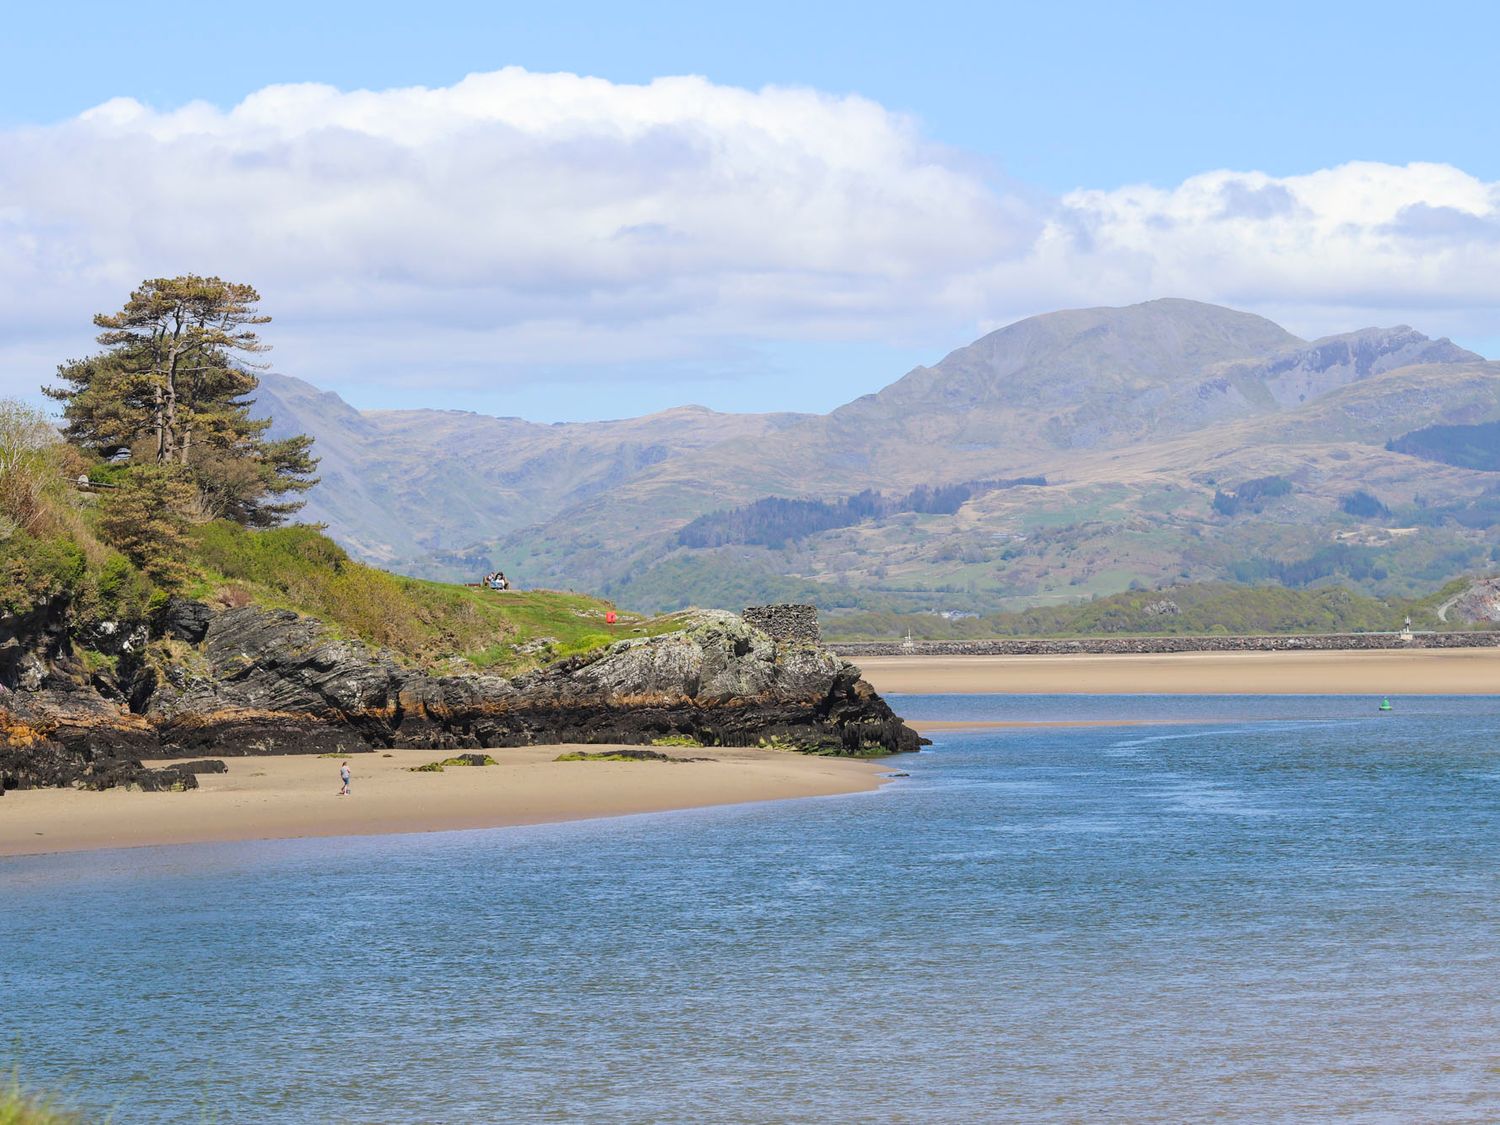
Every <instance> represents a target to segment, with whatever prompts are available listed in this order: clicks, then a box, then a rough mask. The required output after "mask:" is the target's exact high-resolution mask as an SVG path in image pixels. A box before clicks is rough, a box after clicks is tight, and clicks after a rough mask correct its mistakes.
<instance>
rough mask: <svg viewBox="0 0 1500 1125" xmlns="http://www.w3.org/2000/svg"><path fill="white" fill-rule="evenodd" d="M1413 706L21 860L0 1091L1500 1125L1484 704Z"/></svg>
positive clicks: (1164, 700) (1199, 715) (1272, 709)
mask: <svg viewBox="0 0 1500 1125" xmlns="http://www.w3.org/2000/svg"><path fill="white" fill-rule="evenodd" d="M1395 702H1396V704H1397V709H1396V711H1395V712H1394V713H1393V714H1389V715H1377V714H1375V713H1374V711H1373V702H1372V701H1370V700H1350V699H1347V698H1317V697H1296V698H1292V699H1286V698H1277V699H1270V698H1268V699H1249V698H1246V697H1225V698H1220V699H1214V698H1211V697H1209V698H1204V697H1191V698H1179V697H1162V696H1155V697H1152V696H1130V697H1114V698H1101V697H1091V698H1089V697H1083V698H1081V697H1077V696H1068V697H1041V696H1034V697H1016V696H1006V697H975V696H956V697H932V696H929V697H907V698H898V699H897V700H896V703H897V706H898V709H899V710H901V711H902V712H903V713H906V714H908V715H911V716H921V717H925V718H953V719H996V718H998V719H1058V718H1086V719H1099V718H1109V717H1118V718H1127V719H1143V718H1169V719H1189V720H1193V721H1194V722H1195V723H1197V724H1199V725H1186V726H1172V727H1164V728H1160V729H1152V728H1143V727H1138V726H1137V727H1119V728H1102V727H1090V728H1076V729H1065V728H1064V729H1031V730H996V731H973V732H963V733H959V734H953V735H943V736H940V737H939V738H938V741H937V745H935V746H934V747H933V748H932V750H931V751H930V752H928V753H924V754H922V755H920V756H918V757H913V758H905V759H900V760H898V761H897V762H896V765H897V766H898V767H899V768H901V769H905V770H908V771H909V772H910V774H911V777H910V778H909V779H905V780H901V781H898V782H895V783H894V784H892V785H890V786H888V787H887V788H886V789H884V790H882V791H881V792H879V793H874V794H868V795H861V796H855V797H841V798H829V799H822V800H810V801H799V802H784V803H777V804H771V805H758V806H743V807H739V808H730V809H717V810H705V811H701V812H688V813H673V814H665V815H656V816H646V817H633V818H625V819H618V820H610V821H593V822H586V823H575V824H569V825H553V826H546V827H540V828H526V829H509V830H497V831H488V832H464V833H444V834H436V835H428V836H401V837H382V838H364V839H346V840H316V841H280V842H267V843H252V844H232V845H212V846H193V847H180V848H155V849H139V850H135V851H129V852H112V853H94V854H91V855H62V856H48V857H36V858H29V859H14V860H0V1059H3V1055H4V1053H5V1052H6V1051H7V1049H8V1050H9V1053H10V1054H12V1055H13V1056H14V1059H15V1061H17V1062H18V1063H19V1064H20V1065H21V1067H22V1069H23V1071H24V1073H25V1075H26V1076H27V1077H28V1079H30V1080H31V1081H32V1082H34V1083H36V1084H38V1085H44V1086H50V1087H55V1088H58V1089H62V1090H65V1091H67V1092H69V1093H70V1094H72V1095H75V1096H76V1098H77V1099H78V1100H81V1101H83V1102H85V1103H86V1104H87V1105H88V1106H90V1107H93V1108H97V1109H101V1110H106V1111H112V1112H113V1115H114V1120H115V1121H117V1122H136V1121H152V1122H154V1121H200V1120H204V1119H205V1118H206V1119H210V1120H212V1119H217V1120H220V1121H259V1120H275V1121H297V1122H300V1121H308V1122H323V1121H351V1122H353V1121H360V1122H363V1121H381V1122H408V1121H451V1122H469V1121H500V1120H524V1121H590V1122H594V1121H597V1122H619V1121H632V1122H633V1121H640V1122H647V1121H673V1122H676V1121H681V1122H699V1121H734V1122H738V1121H746V1122H750V1121H754V1122H770V1121H808V1120H818V1121H893V1122H894V1121H924V1122H925V1121H944V1122H950V1121H952V1122H967V1121H1028V1122H1029V1121H1052V1120H1057V1121H1069V1120H1128V1121H1153V1120H1160V1121H1184V1120H1208V1119H1217V1120H1226V1119H1227V1120H1236V1121H1238V1120H1265V1121H1281V1120H1285V1121H1291V1120H1309V1119H1316V1120H1329V1119H1345V1120H1360V1121H1385V1120H1389V1121H1408V1120H1424V1121H1434V1120H1455V1121H1458V1120H1465V1121H1482V1120H1495V1119H1497V1118H1500V1034H1497V1032H1496V1025H1497V1017H1500V994H1497V993H1500V985H1497V981H1500V894H1497V892H1500V737H1497V735H1500V698H1472V697H1470V698H1451V699H1445V698H1424V699H1420V700H1414V699H1397V700H1396V701H1395ZM1262 720H1266V721H1262ZM0 815H4V812H3V807H0Z"/></svg>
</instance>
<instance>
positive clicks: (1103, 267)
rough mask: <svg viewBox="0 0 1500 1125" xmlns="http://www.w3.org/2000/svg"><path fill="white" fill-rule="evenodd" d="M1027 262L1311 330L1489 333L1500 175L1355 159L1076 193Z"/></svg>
mask: <svg viewBox="0 0 1500 1125" xmlns="http://www.w3.org/2000/svg"><path fill="white" fill-rule="evenodd" d="M1025 268H1026V269H1027V270H1032V271H1035V276H1036V277H1038V278H1043V277H1044V278H1047V279H1049V283H1050V284H1052V285H1053V286H1055V288H1056V290H1057V291H1060V292H1071V293H1072V294H1075V295H1077V296H1084V295H1086V294H1093V295H1095V296H1097V297H1098V298H1099V299H1104V300H1111V301H1118V300H1136V299H1139V296H1138V295H1141V294H1150V295H1167V294H1170V295H1179V296H1191V297H1199V298H1201V299H1203V300H1212V301H1220V302H1223V303H1225V304H1231V305H1236V306H1239V307H1243V308H1253V309H1255V310H1257V311H1262V312H1266V313H1268V314H1269V315H1273V316H1276V317H1277V318H1278V319H1281V320H1283V321H1284V322H1285V323H1286V324H1287V326H1288V327H1290V328H1292V329H1293V330H1296V331H1301V332H1303V333H1305V334H1315V333H1321V332H1336V331H1347V330H1348V329H1351V328H1355V327H1363V326H1365V325H1366V324H1373V323H1377V322H1378V323H1383V324H1389V323H1391V322H1392V319H1393V318H1395V319H1406V320H1408V321H1410V322H1412V323H1414V324H1416V325H1417V326H1418V327H1422V328H1424V329H1426V330H1428V331H1429V332H1432V331H1438V332H1457V333H1468V334H1477V335H1481V336H1493V335H1494V334H1495V333H1496V330H1497V329H1500V316H1497V315H1496V305H1497V303H1500V185H1497V184H1494V183H1486V182H1483V181H1481V180H1478V179H1476V178H1475V177H1473V176H1471V175H1469V174H1468V173H1466V172H1463V171H1461V170H1459V169H1457V168H1453V167H1451V166H1448V165H1443V164H1410V165H1406V166H1395V165H1389V164H1372V163H1352V164H1344V165H1341V166H1339V167H1336V168H1330V169H1324V170H1320V171H1316V172H1312V173H1310V174H1307V175H1300V176H1286V177H1281V178H1274V177H1271V176H1266V175H1262V174H1258V173H1235V172H1222V171H1220V172H1208V173H1204V174H1202V175H1198V176H1194V177H1192V178H1191V179H1189V180H1187V181H1185V182H1183V183H1182V184H1180V185H1178V186H1176V187H1174V188H1170V189H1160V188H1154V187H1145V186H1131V187H1125V188H1119V189H1117V190H1113V191H1077V192H1073V193H1071V194H1069V195H1067V196H1065V197H1064V198H1063V199H1062V200H1061V201H1060V206H1059V208H1058V210H1057V211H1056V212H1055V214H1054V216H1053V218H1052V220H1051V221H1050V222H1049V224H1048V226H1047V230H1046V232H1045V233H1044V234H1043V235H1042V237H1041V238H1040V239H1038V242H1037V245H1036V248H1035V252H1034V254H1033V255H1032V256H1031V257H1030V258H1029V259H1028V261H1027V263H1026V267H1025ZM997 275H998V276H999V277H1006V276H1007V275H1010V276H1011V277H1012V278H1013V276H1014V275H1013V274H1012V271H1011V270H1010V269H1009V268H1002V269H1001V270H999V271H996V274H994V275H992V276H997Z"/></svg>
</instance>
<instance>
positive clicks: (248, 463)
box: [42, 274, 317, 527]
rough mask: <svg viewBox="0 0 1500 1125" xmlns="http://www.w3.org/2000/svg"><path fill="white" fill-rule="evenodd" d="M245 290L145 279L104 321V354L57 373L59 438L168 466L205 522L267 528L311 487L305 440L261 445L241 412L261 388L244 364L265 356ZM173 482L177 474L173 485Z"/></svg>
mask: <svg viewBox="0 0 1500 1125" xmlns="http://www.w3.org/2000/svg"><path fill="white" fill-rule="evenodd" d="M259 301H260V295H259V294H258V293H257V292H256V291H255V290H254V289H253V288H251V287H250V286H248V285H242V284H238V283H235V282H228V281H223V280H221V279H219V278H217V277H198V276H196V275H192V274H189V275H186V276H183V277H174V278H156V279H154V280H149V281H145V282H142V283H141V285H140V287H139V288H137V289H136V290H135V292H133V293H132V294H131V295H130V299H129V300H128V301H126V303H125V306H124V308H122V309H121V310H120V311H119V312H117V313H108V314H105V313H101V314H99V315H98V316H96V317H95V318H94V323H95V324H96V325H97V326H98V327H100V328H102V329H103V330H104V331H102V332H101V333H100V335H99V342H100V343H101V344H103V345H104V346H105V351H103V352H102V353H100V354H99V355H95V356H92V357H90V358H88V359H83V360H77V361H73V362H71V363H66V364H63V365H62V366H61V367H59V368H58V378H59V379H60V380H61V382H62V386H58V387H44V388H42V389H43V391H44V392H45V393H47V394H48V395H50V396H51V397H52V398H55V399H57V400H59V401H61V402H62V403H63V404H64V405H63V416H64V418H65V419H66V422H67V425H66V427H65V429H64V431H63V433H64V436H65V437H66V438H67V439H68V440H69V441H71V442H73V443H74V444H75V445H78V446H81V447H83V448H85V449H89V450H92V451H93V452H95V453H97V454H99V455H100V456H101V457H106V458H115V457H119V456H121V455H123V454H128V455H129V457H130V460H131V461H132V463H133V464H135V465H160V466H166V465H176V466H181V467H182V469H183V470H184V474H185V475H184V476H183V477H182V478H181V479H185V480H188V481H190V482H191V483H192V484H193V485H194V486H195V487H196V489H197V491H198V505H199V507H200V508H201V509H202V511H203V512H204V513H205V514H207V515H209V516H214V517H222V518H226V519H232V520H235V521H236V522H238V523H242V524H245V525H247V526H254V527H267V526H271V525H274V524H277V523H280V522H281V521H282V520H284V519H286V518H287V517H288V516H290V515H291V514H292V513H294V512H296V511H297V510H298V509H299V508H300V507H301V506H302V504H301V502H300V501H297V500H292V499H278V498H279V497H284V496H287V495H288V494H289V493H290V494H295V493H298V492H305V491H306V490H307V489H309V488H311V487H312V486H313V485H314V484H315V483H316V479H315V478H313V476H312V473H313V471H314V470H315V468H316V466H317V460H316V458H314V457H313V456H312V454H311V452H310V450H311V446H312V439H311V438H309V437H307V436H305V435H298V436H296V437H292V438H286V439H282V440H279V441H270V440H267V439H266V436H265V435H266V430H267V429H268V428H269V426H270V421H269V420H267V419H257V418H253V417H251V415H250V408H251V407H252V406H253V405H254V399H252V398H250V397H248V396H249V395H251V394H253V393H254V391H255V388H256V387H257V386H258V385H259V380H258V379H257V378H256V376H255V374H254V368H255V367H256V366H257V365H256V364H254V363H252V362H251V361H250V358H249V357H251V356H253V355H257V354H259V353H262V352H265V351H267V350H269V345H267V344H265V343H263V342H262V341H261V339H260V336H259V334H258V332H257V331H256V329H257V328H259V327H260V326H261V325H263V324H267V323H269V321H270V319H271V318H270V317H268V316H265V315H263V314H262V313H260V312H259V311H258V309H257V305H258V304H259ZM174 479H177V478H174Z"/></svg>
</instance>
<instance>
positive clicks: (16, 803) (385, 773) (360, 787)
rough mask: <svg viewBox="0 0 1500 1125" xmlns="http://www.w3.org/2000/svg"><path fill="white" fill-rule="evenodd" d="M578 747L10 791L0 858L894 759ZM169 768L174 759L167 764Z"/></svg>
mask: <svg viewBox="0 0 1500 1125" xmlns="http://www.w3.org/2000/svg"><path fill="white" fill-rule="evenodd" d="M569 749H587V750H592V751H598V750H603V749H607V747H601V746H590V747H566V746H541V747H527V748H524V749H511V750H493V751H491V752H490V753H492V754H493V755H494V757H495V758H496V759H497V760H498V762H499V764H498V765H494V766H481V767H472V766H470V767H449V768H448V769H447V770H445V771H444V772H443V773H412V772H410V767H412V766H418V765H423V764H424V763H427V762H431V761H434V760H435V759H440V758H443V757H445V756H446V755H444V754H441V753H434V752H433V751H430V750H420V751H417V750H396V751H391V752H390V753H389V755H388V756H387V755H382V754H380V753H375V754H359V755H355V756H353V757H351V758H349V759H348V760H349V762H350V767H351V769H352V771H353V774H354V784H353V788H354V792H353V795H352V796H349V797H340V796H337V791H338V786H339V779H338V767H339V761H338V760H336V759H330V758H319V757H303V756H288V757H264V758H227V759H225V761H226V762H227V764H228V766H229V772H228V773H227V774H204V775H202V776H200V777H199V779H198V780H199V783H200V785H201V788H199V789H196V790H192V791H189V792H186V793H131V792H125V791H120V790H110V791H106V792H103V793H93V792H83V791H79V790H72V789H36V790H26V791H24V792H23V791H13V792H10V793H7V794H5V795H4V796H3V797H0V856H5V855H28V854H35V853H41V852H58V851H85V850H90V849H95V848H126V847H140V846H143V845H148V844H188V843H204V842H208V841H216V840H262V839H283V838H291V837H301V836H358V835H374V834H384V833H392V832H432V831H441V830H445V829H459V828H497V827H503V826H509V825H520V824H540V823H546V822H550V821H560V820H582V819H587V818H590V817H601V816H622V815H626V814H629V813H644V812H664V811H667V810H669V809H685V808H699V807H704V806H709V805H727V804H738V803H741V802H747V801H772V800H780V799H783V798H788V797H818V796H831V795H834V794H840V793H857V792H862V791H865V790H870V789H875V788H877V787H878V786H879V785H880V784H881V780H880V774H881V773H882V772H885V771H888V770H889V769H890V766H889V765H887V764H882V763H879V762H869V761H859V760H853V759H842V758H815V757H808V756H805V755H801V754H791V753H780V752H777V751H771V750H750V749H744V750H741V749H734V750H726V749H719V748H714V749H709V750H671V751H667V753H670V754H673V755H677V756H682V757H707V758H712V759H714V760H713V761H708V762H688V763H669V762H557V761H554V760H553V759H555V758H556V757H557V756H558V755H559V754H561V753H563V752H564V751H566V750H569ZM162 764H165V763H162Z"/></svg>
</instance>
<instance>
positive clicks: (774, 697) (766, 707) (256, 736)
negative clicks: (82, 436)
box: [0, 603, 920, 788]
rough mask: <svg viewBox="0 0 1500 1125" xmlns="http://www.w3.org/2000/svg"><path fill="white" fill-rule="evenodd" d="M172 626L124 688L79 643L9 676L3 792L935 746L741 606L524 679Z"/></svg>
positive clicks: (850, 679) (272, 637)
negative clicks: (224, 774)
mask: <svg viewBox="0 0 1500 1125" xmlns="http://www.w3.org/2000/svg"><path fill="white" fill-rule="evenodd" d="M204 609H206V607H204ZM156 631H157V634H158V635H159V636H162V637H170V638H172V640H173V641H174V642H175V643H174V644H165V643H159V644H154V645H153V646H151V648H150V651H149V652H145V653H137V654H135V656H134V657H133V658H132V659H129V660H123V659H122V660H121V662H120V671H119V673H118V674H117V676H116V677H115V678H114V679H113V680H111V682H110V684H109V685H108V686H109V688H110V690H104V689H103V688H102V687H101V685H99V684H95V683H93V682H92V681H91V680H89V679H88V678H86V677H84V676H82V675H80V671H81V670H80V669H78V668H76V667H72V666H70V665H69V664H68V655H67V645H66V643H65V638H64V640H63V642H62V643H60V644H57V645H54V648H55V649H56V651H55V652H53V654H52V655H51V657H49V658H47V659H43V658H42V657H40V656H38V657H37V661H38V663H39V666H40V667H41V668H42V671H41V673H40V675H39V678H38V677H33V681H34V682H33V681H28V682H27V683H22V682H21V679H20V678H19V675H18V676H17V677H15V678H13V679H11V680H9V681H8V682H6V683H5V687H6V690H4V691H3V692H0V722H3V724H4V727H3V729H0V785H3V786H5V787H9V788H17V787H29V786H34V785H58V784H79V783H85V782H86V780H87V779H88V778H89V777H91V776H94V774H95V773H99V774H100V775H101V776H106V775H107V776H115V775H114V774H110V773H108V771H107V770H105V769H104V763H108V762H118V761H122V760H123V761H127V762H134V763H135V766H136V768H137V769H138V770H139V769H140V766H139V762H140V760H141V759H149V758H179V757H181V758H197V757H202V756H204V755H207V754H210V753H211V754H212V755H213V756H214V757H216V758H222V757H230V756H239V755H248V754H292V753H335V754H353V753H359V752H362V751H369V750H375V749H382V748H391V747H405V748H432V749H444V750H477V749H481V748H485V749H487V748H493V747H503V746H520V745H531V744H538V743H561V742H583V743H635V744H644V743H650V742H651V741H652V740H654V739H659V738H666V737H672V736H680V737H686V738H691V739H693V740H695V741H697V742H698V743H700V744H702V745H705V746H715V745H726V746H746V745H758V744H766V745H776V746H785V747H788V748H795V749H803V750H810V751H821V752H841V753H850V754H869V755H874V754H884V753H895V752H900V751H907V750H915V749H917V748H918V746H919V745H920V739H919V738H918V736H917V734H916V733H915V732H914V731H912V730H911V729H910V728H909V727H907V726H906V725H905V724H904V723H903V722H902V721H901V720H900V719H899V718H898V717H897V716H896V715H895V714H894V713H893V712H892V711H891V709H890V708H889V707H888V706H887V705H886V703H885V702H884V701H883V700H882V699H881V698H880V697H879V696H878V695H877V694H876V693H875V691H874V690H873V689H872V688H871V687H870V686H869V684H867V683H865V682H864V681H863V680H862V679H861V678H860V674H859V670H858V669H857V668H855V667H854V666H853V665H852V664H849V663H847V662H846V661H844V660H842V659H840V658H839V657H838V656H835V655H834V654H833V653H832V652H830V651H828V650H827V649H825V648H822V647H820V646H818V645H814V644H809V643H802V642H795V641H786V642H778V641H776V640H774V639H772V638H771V637H770V636H769V635H767V634H766V633H765V632H763V631H761V630H759V629H756V628H754V627H753V626H751V625H748V624H747V623H746V622H744V621H743V620H741V619H740V618H738V617H736V616H734V615H732V614H727V613H717V612H714V613H701V614H698V615H696V616H695V617H694V618H692V619H691V621H690V623H689V624H688V625H687V626H686V627H685V628H684V629H683V630H681V631H680V632H675V633H670V634H666V635H663V636H658V637H650V638H642V639H635V640H623V641H618V642H616V643H614V644H612V645H610V646H608V647H607V648H603V649H599V650H597V651H595V652H591V653H588V654H586V655H583V656H576V657H572V658H570V659H568V660H564V661H561V662H559V663H557V664H553V665H550V666H547V667H544V668H541V669H539V670H537V671H534V672H531V673H528V674H526V675H523V676H519V677H515V678H511V679H507V678H502V677H498V676H483V675H462V676H441V675H432V674H429V673H427V672H424V671H422V670H420V669H413V668H409V667H406V666H404V665H402V664H400V663H398V662H397V661H395V660H394V659H392V658H391V657H390V656H389V655H387V654H385V653H383V652H379V651H375V650H371V649H369V648H367V647H366V646H364V645H362V644H360V643H358V642H353V641H347V640H341V639H339V638H336V637H334V636H333V635H331V634H330V633H329V631H328V630H327V629H326V628H324V626H323V625H322V624H320V623H319V622H317V621H315V620H313V619H311V618H306V617H301V616H298V615H297V614H295V613H291V612H289V611H275V610H264V609H260V608H257V607H253V606H251V607H245V608H239V609H230V610H225V611H223V612H217V613H215V612H212V611H209V612H206V613H205V612H203V610H200V609H196V608H192V606H191V603H187V604H183V605H169V606H168V607H167V610H166V612H165V613H164V614H163V615H162V616H161V618H160V619H159V620H158V622H157V624H156ZM18 646H19V647H23V648H24V647H25V646H24V645H20V643H19V639H18ZM0 651H3V650H0ZM28 651H29V650H28ZM23 663H24V661H23V662H18V663H17V664H16V666H17V667H18V668H19V667H21V664H23ZM200 764H201V763H200ZM90 771H93V772H92V773H91V772H90ZM101 771H103V772H102V773H101ZM144 772H150V771H144ZM195 772H197V771H190V770H183V771H181V775H182V777H184V778H186V779H187V780H186V782H184V784H188V783H191V784H196V778H195V776H194V773H195ZM120 776H121V777H123V776H124V775H120ZM164 780H172V779H164ZM150 782H151V779H149V778H146V779H142V778H137V780H136V781H135V783H137V784H141V785H142V787H145V786H146V785H148V784H150Z"/></svg>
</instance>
